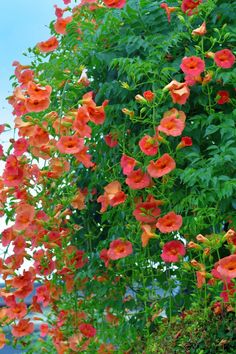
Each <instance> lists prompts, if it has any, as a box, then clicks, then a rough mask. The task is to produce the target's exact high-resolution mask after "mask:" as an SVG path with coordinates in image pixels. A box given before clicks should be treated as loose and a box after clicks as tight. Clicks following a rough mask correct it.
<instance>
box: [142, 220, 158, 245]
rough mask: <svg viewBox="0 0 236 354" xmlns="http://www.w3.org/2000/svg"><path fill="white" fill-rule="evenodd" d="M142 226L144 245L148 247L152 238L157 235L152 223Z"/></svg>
mask: <svg viewBox="0 0 236 354" xmlns="http://www.w3.org/2000/svg"><path fill="white" fill-rule="evenodd" d="M141 228H142V230H143V233H142V235H141V240H142V247H146V246H147V245H148V242H149V240H150V238H155V236H156V235H155V233H154V232H153V228H152V227H151V226H150V225H142V226H141Z"/></svg>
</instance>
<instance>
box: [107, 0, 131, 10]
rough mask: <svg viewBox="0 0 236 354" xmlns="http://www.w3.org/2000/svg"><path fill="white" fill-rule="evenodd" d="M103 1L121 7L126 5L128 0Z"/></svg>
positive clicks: (109, 5)
mask: <svg viewBox="0 0 236 354" xmlns="http://www.w3.org/2000/svg"><path fill="white" fill-rule="evenodd" d="M103 2H104V4H105V5H106V6H107V7H114V8H117V9H121V8H122V7H124V6H125V3H126V0H103Z"/></svg>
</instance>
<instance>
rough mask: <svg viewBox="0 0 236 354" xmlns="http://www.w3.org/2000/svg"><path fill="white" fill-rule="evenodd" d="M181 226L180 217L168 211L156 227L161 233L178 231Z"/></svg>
mask: <svg viewBox="0 0 236 354" xmlns="http://www.w3.org/2000/svg"><path fill="white" fill-rule="evenodd" d="M181 226H182V216H181V215H178V214H175V212H174V211H170V212H169V213H168V214H166V215H164V216H163V217H162V218H159V219H158V220H157V223H156V227H157V228H158V229H159V230H160V231H161V232H162V233H163V234H165V233H168V232H172V231H178V230H179V229H180V228H181Z"/></svg>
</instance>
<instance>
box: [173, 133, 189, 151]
mask: <svg viewBox="0 0 236 354" xmlns="http://www.w3.org/2000/svg"><path fill="white" fill-rule="evenodd" d="M192 145H193V141H192V139H191V138H190V137H189V136H183V137H182V138H181V142H180V143H179V144H178V145H177V146H176V150H179V149H182V148H184V147H185V146H192Z"/></svg>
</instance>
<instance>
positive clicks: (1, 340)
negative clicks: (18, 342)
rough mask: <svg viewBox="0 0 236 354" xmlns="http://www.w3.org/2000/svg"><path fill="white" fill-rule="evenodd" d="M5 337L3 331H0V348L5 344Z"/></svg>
mask: <svg viewBox="0 0 236 354" xmlns="http://www.w3.org/2000/svg"><path fill="white" fill-rule="evenodd" d="M6 341H7V340H6V337H5V334H4V333H0V349H2V348H3V347H4V346H5V344H6Z"/></svg>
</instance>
